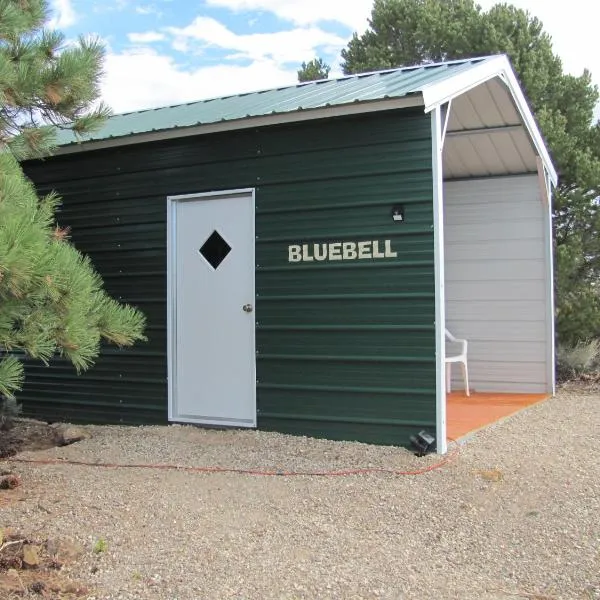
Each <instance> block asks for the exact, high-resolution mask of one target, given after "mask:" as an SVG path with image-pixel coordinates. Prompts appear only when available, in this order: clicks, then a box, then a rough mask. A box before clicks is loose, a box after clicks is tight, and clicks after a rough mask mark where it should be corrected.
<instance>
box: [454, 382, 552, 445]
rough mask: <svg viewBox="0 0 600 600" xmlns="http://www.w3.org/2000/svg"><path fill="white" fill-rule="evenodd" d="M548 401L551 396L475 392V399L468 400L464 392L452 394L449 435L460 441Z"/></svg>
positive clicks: (472, 397)
mask: <svg viewBox="0 0 600 600" xmlns="http://www.w3.org/2000/svg"><path fill="white" fill-rule="evenodd" d="M548 397H549V396H548V394H502V393H499V394H496V393H480V392H471V396H469V397H467V396H466V395H465V394H464V392H458V391H457V392H452V393H450V394H448V396H447V398H448V401H447V405H446V424H447V425H446V427H447V435H448V437H449V438H452V439H455V440H456V439H458V438H460V437H462V436H464V435H466V434H467V433H471V432H473V431H477V430H478V429H481V428H482V427H485V426H486V425H489V424H490V423H494V422H496V421H500V420H501V419H504V418H505V417H508V416H509V415H512V414H514V413H516V412H519V411H520V410H522V409H524V408H526V407H527V406H531V405H532V404H537V403H538V402H542V401H544V400H546V399H547V398H548Z"/></svg>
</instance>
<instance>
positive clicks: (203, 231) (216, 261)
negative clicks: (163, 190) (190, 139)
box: [168, 190, 256, 427]
mask: <svg viewBox="0 0 600 600" xmlns="http://www.w3.org/2000/svg"><path fill="white" fill-rule="evenodd" d="M168 217H169V223H168V232H169V240H168V254H169V257H168V258H169V260H168V273H169V277H168V279H169V283H168V288H169V306H168V314H169V420H171V421H180V422H189V423H202V424H207V425H229V426H238V427H255V426H256V383H255V382H256V375H255V360H256V357H255V326H254V323H255V315H254V192H253V190H235V191H229V192H215V193H210V194H195V195H186V196H172V197H170V198H169V199H168Z"/></svg>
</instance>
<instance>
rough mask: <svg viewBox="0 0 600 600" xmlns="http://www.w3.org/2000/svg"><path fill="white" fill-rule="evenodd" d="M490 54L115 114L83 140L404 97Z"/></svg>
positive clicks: (62, 141) (64, 137)
mask: <svg viewBox="0 0 600 600" xmlns="http://www.w3.org/2000/svg"><path fill="white" fill-rule="evenodd" d="M485 60H489V57H484V58H473V59H468V60H459V61H452V62H446V63H438V64H431V65H424V66H416V67H405V68H401V69H391V70H387V71H378V72H375V73H366V74H360V75H350V76H347V77H342V78H339V79H324V80H320V81H311V82H307V83H301V84H297V85H293V86H288V87H279V88H276V89H270V90H264V91H258V92H250V93H246V94H237V95H235V96H226V97H223V98H213V99H209V100H200V101H198V102H189V103H187V104H179V105H176V106H166V107H162V108H154V109H148V110H139V111H135V112H129V113H125V114H118V115H114V116H112V117H111V118H109V119H108V121H107V122H106V124H105V125H104V127H102V129H100V130H99V131H97V132H95V133H92V134H90V135H86V136H84V137H83V138H81V141H92V140H105V139H109V138H117V137H124V136H130V135H136V134H140V133H147V132H151V131H164V130H169V129H178V128H184V127H193V126H198V125H208V124H212V123H222V122H224V121H234V120H238V119H248V118H252V117H262V116H267V115H276V114H282V113H290V112H296V111H303V110H311V109H317V108H325V107H333V106H341V105H345V104H354V103H362V102H370V101H375V100H383V99H390V98H404V97H406V96H410V95H412V94H417V93H419V92H421V90H422V89H423V88H424V87H425V86H427V85H430V84H432V83H439V82H441V81H443V80H445V79H447V78H449V77H453V76H455V75H457V74H459V73H461V72H464V71H468V70H469V69H471V68H472V67H473V66H474V65H477V64H479V63H481V62H483V61H485ZM76 141H77V139H76V137H75V136H74V135H73V134H72V133H71V132H70V131H62V132H60V134H59V140H58V143H59V145H61V146H62V145H66V144H70V143H75V142H76Z"/></svg>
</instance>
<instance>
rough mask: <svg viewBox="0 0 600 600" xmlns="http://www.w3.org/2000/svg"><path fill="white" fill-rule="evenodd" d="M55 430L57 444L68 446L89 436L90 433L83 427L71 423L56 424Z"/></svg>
mask: <svg viewBox="0 0 600 600" xmlns="http://www.w3.org/2000/svg"><path fill="white" fill-rule="evenodd" d="M55 432H56V433H55V435H56V443H57V444H58V445H59V446H68V445H70V444H74V443H75V442H80V441H81V440H85V439H88V438H89V437H90V434H89V433H88V432H87V431H86V430H85V429H81V428H79V427H73V426H71V425H58V426H56V427H55Z"/></svg>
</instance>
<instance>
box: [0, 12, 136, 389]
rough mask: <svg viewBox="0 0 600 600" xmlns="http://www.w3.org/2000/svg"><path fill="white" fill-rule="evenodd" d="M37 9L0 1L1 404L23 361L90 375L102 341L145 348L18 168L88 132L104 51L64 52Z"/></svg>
mask: <svg viewBox="0 0 600 600" xmlns="http://www.w3.org/2000/svg"><path fill="white" fill-rule="evenodd" d="M48 17H49V10H48V4H47V2H46V0H0V353H1V355H2V357H1V360H0V394H2V395H4V396H6V397H12V396H13V395H14V393H15V392H16V391H17V390H19V389H20V388H21V386H22V384H23V377H24V370H23V365H22V363H21V358H22V357H31V358H34V359H39V360H42V361H44V362H45V363H48V362H49V361H50V360H51V359H52V358H53V357H54V356H56V355H60V356H64V357H66V358H67V359H68V360H70V362H71V363H72V364H73V365H74V367H75V369H77V371H82V370H85V369H87V368H89V367H90V366H91V365H92V363H93V361H94V359H95V358H96V357H97V356H98V354H99V352H100V344H101V342H102V340H105V341H107V342H110V343H114V344H117V345H119V346H128V345H132V344H133V343H135V342H136V341H140V340H143V339H145V338H144V336H143V331H144V326H145V318H144V316H143V315H142V314H141V313H140V312H139V311H138V310H136V309H135V308H133V307H131V306H128V305H121V304H119V303H118V302H116V301H115V300H113V299H112V298H110V297H109V296H108V295H107V294H106V292H105V291H104V289H103V282H102V279H101V277H100V276H99V275H98V273H96V272H95V270H94V268H93V266H92V264H91V262H90V260H89V258H88V257H85V256H83V255H82V254H81V253H80V252H78V251H77V249H76V248H75V247H74V246H73V245H72V244H71V243H70V242H69V240H68V237H67V235H66V234H67V230H66V229H62V228H61V227H59V226H58V225H57V223H56V219H55V212H56V209H57V206H58V205H59V203H60V198H59V197H58V196H57V195H56V194H49V195H47V196H44V197H39V196H38V194H37V192H36V190H35V188H34V186H33V184H32V183H31V182H30V181H29V180H28V179H27V178H26V176H25V174H24V173H23V170H22V169H21V166H20V164H19V160H23V159H27V158H35V157H40V156H45V155H47V154H49V153H50V152H51V151H52V149H53V147H54V140H55V137H56V132H57V129H60V128H68V129H73V130H74V131H75V132H76V133H78V134H83V133H86V132H89V131H92V130H94V129H95V128H98V127H99V126H101V125H102V123H103V122H104V120H105V118H106V117H107V116H108V115H109V111H108V109H107V108H106V107H105V106H104V105H102V104H101V103H98V102H97V101H98V98H99V96H100V89H99V81H100V76H101V74H102V61H103V57H104V49H103V47H102V45H101V44H100V43H99V42H98V41H97V40H94V39H83V38H82V39H80V40H79V41H78V43H77V44H75V45H69V46H66V45H65V38H64V36H63V35H62V34H61V33H59V32H56V31H51V30H48V29H46V28H45V27H44V24H45V23H46V22H47V20H48Z"/></svg>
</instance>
